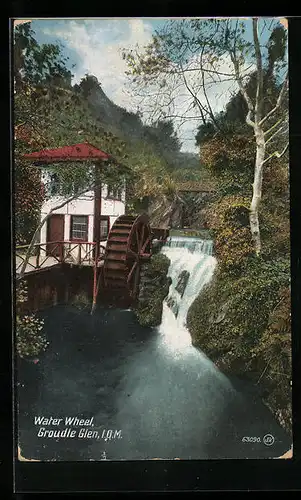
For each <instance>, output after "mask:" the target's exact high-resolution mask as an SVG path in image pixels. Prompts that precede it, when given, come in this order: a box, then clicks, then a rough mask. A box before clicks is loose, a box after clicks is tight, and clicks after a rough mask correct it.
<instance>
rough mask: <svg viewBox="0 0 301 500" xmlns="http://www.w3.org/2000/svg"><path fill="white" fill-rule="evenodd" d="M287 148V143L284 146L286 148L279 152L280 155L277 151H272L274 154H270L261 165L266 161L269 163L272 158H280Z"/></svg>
mask: <svg viewBox="0 0 301 500" xmlns="http://www.w3.org/2000/svg"><path fill="white" fill-rule="evenodd" d="M288 147H289V142H288V143H287V144H286V146H285V147H284V148H283V150H282V151H281V153H279V152H278V151H274V153H272V154H271V155H270V156H268V157H267V158H266V159H265V160H264V162H263V163H266V162H267V161H269V160H270V159H271V158H273V157H276V158H281V157H282V156H283V155H284V154H285V153H286V151H287V150H288Z"/></svg>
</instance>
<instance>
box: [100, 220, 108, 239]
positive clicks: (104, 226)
mask: <svg viewBox="0 0 301 500" xmlns="http://www.w3.org/2000/svg"><path fill="white" fill-rule="evenodd" d="M109 226H110V219H109V217H101V220H100V239H103V238H104V239H107V236H108V233H109Z"/></svg>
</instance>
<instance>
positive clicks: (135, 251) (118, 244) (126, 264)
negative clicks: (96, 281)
mask: <svg viewBox="0 0 301 500" xmlns="http://www.w3.org/2000/svg"><path fill="white" fill-rule="evenodd" d="M151 242H152V233H151V229H150V225H149V218H148V215H146V214H142V215H138V216H130V215H121V216H120V217H118V219H116V221H115V222H114V224H113V226H112V228H111V230H110V232H109V235H108V240H107V245H106V251H105V255H104V267H103V280H104V289H105V293H106V294H107V293H108V292H111V294H113V295H114V296H116V295H117V296H119V297H120V296H121V297H123V298H125V299H130V301H134V300H135V299H136V298H137V295H138V291H139V281H140V267H141V263H142V261H144V260H147V259H149V258H150V256H151V245H152V243H151Z"/></svg>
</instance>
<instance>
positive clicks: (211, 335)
mask: <svg viewBox="0 0 301 500" xmlns="http://www.w3.org/2000/svg"><path fill="white" fill-rule="evenodd" d="M187 327H188V329H189V331H190V333H191V336H192V342H193V345H195V346H196V347H199V348H200V349H201V350H202V351H203V352H204V353H205V354H206V355H207V356H208V357H209V358H210V359H211V360H212V361H213V362H214V363H215V364H216V365H217V367H218V368H219V369H220V370H221V371H223V372H224V373H226V374H229V375H235V376H239V377H245V378H247V379H249V380H251V381H252V382H253V383H254V384H255V385H256V387H257V388H258V390H259V394H260V395H261V397H262V399H263V401H264V402H265V403H266V404H267V406H269V408H270V409H271V410H272V412H273V413H274V415H275V417H276V418H277V419H278V421H279V422H280V424H281V425H282V426H283V427H284V428H285V429H286V430H287V431H288V432H289V433H290V432H291V418H292V416H291V384H290V382H291V334H290V290H289V262H288V261H286V260H285V259H278V260H275V261H274V262H265V261H264V260H263V259H259V258H257V259H256V258H254V259H249V260H248V262H247V263H246V264H245V266H244V268H243V269H241V272H240V273H239V274H238V275H236V276H235V275H229V274H228V273H224V272H223V271H222V269H219V268H217V269H216V272H215V275H214V276H213V279H212V281H211V282H210V283H208V284H207V285H206V286H205V287H204V288H203V290H202V292H201V293H200V295H199V296H198V297H197V298H196V300H195V301H194V302H193V304H192V305H191V307H190V309H189V311H188V315H187Z"/></svg>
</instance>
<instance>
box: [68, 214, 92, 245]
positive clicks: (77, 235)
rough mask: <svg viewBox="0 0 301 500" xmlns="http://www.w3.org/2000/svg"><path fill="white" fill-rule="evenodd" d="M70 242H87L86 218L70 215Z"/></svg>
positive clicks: (84, 216) (85, 216)
mask: <svg viewBox="0 0 301 500" xmlns="http://www.w3.org/2000/svg"><path fill="white" fill-rule="evenodd" d="M70 239H71V240H81V241H88V216H87V215H71V238H70Z"/></svg>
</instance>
